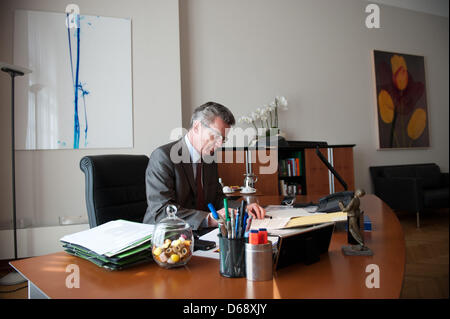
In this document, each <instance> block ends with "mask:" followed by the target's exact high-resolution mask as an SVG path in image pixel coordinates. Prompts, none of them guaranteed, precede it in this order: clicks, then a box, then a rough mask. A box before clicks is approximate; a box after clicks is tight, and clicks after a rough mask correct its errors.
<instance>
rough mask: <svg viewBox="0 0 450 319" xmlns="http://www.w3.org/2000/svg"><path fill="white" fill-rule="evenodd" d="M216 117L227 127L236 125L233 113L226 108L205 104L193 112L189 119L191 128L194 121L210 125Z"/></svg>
mask: <svg viewBox="0 0 450 319" xmlns="http://www.w3.org/2000/svg"><path fill="white" fill-rule="evenodd" d="M216 117H220V118H221V119H222V121H224V122H225V123H226V124H228V125H229V126H233V125H234V124H235V123H236V121H235V119H234V116H233V113H231V111H230V110H229V109H228V108H227V107H225V106H223V105H222V104H219V103H216V102H206V103H205V104H203V105H200V106H199V107H197V108H196V109H195V110H194V113H193V114H192V118H191V127H192V126H193V125H194V121H200V122H202V123H203V124H206V125H210V124H211V123H212V122H214V119H215V118H216Z"/></svg>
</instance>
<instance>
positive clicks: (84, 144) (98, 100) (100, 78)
mask: <svg viewBox="0 0 450 319" xmlns="http://www.w3.org/2000/svg"><path fill="white" fill-rule="evenodd" d="M73 17H75V19H77V21H76V22H77V23H75V24H74V23H68V19H69V18H73ZM72 22H73V21H72ZM74 26H75V27H74ZM14 63H15V64H18V65H22V66H25V67H27V68H29V69H31V70H32V73H31V74H29V75H27V76H26V77H25V80H24V81H17V84H16V95H15V98H16V110H15V111H16V119H15V133H16V134H15V136H16V148H17V149H23V150H35V149H86V148H130V147H133V108H132V84H131V83H132V82H131V80H132V78H131V77H132V74H131V21H130V19H124V18H109V17H100V16H88V15H74V16H72V17H71V16H69V15H68V14H66V13H55V12H41V11H27V10H17V11H16V12H15V21H14Z"/></svg>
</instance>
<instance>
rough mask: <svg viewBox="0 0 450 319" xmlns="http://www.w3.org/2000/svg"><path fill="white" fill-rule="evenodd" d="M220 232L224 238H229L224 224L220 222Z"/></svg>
mask: <svg viewBox="0 0 450 319" xmlns="http://www.w3.org/2000/svg"><path fill="white" fill-rule="evenodd" d="M219 230H220V233H221V234H222V238H227V237H228V234H227V229H226V226H225V224H224V223H222V222H219Z"/></svg>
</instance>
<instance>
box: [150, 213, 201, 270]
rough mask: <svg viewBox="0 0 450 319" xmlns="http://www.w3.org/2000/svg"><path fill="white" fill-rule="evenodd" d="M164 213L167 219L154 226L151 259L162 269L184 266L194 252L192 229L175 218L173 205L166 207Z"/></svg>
mask: <svg viewBox="0 0 450 319" xmlns="http://www.w3.org/2000/svg"><path fill="white" fill-rule="evenodd" d="M166 213H167V217H166V218H164V219H163V220H161V221H160V222H159V223H158V224H156V226H155V230H154V232H153V236H152V255H153V259H154V260H155V261H156V263H157V264H158V265H160V266H161V267H164V268H173V267H179V266H183V265H186V264H187V262H188V261H189V260H190V259H191V257H192V253H193V252H194V236H193V233H192V229H191V227H190V226H189V224H188V223H186V222H185V221H184V220H182V219H180V218H178V217H177V216H176V213H177V208H176V206H175V205H169V206H167V208H166Z"/></svg>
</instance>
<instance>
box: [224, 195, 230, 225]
mask: <svg viewBox="0 0 450 319" xmlns="http://www.w3.org/2000/svg"><path fill="white" fill-rule="evenodd" d="M223 208H225V217H226V219H227V221H230V214H228V199H227V198H226V197H225V198H224V199H223Z"/></svg>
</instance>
